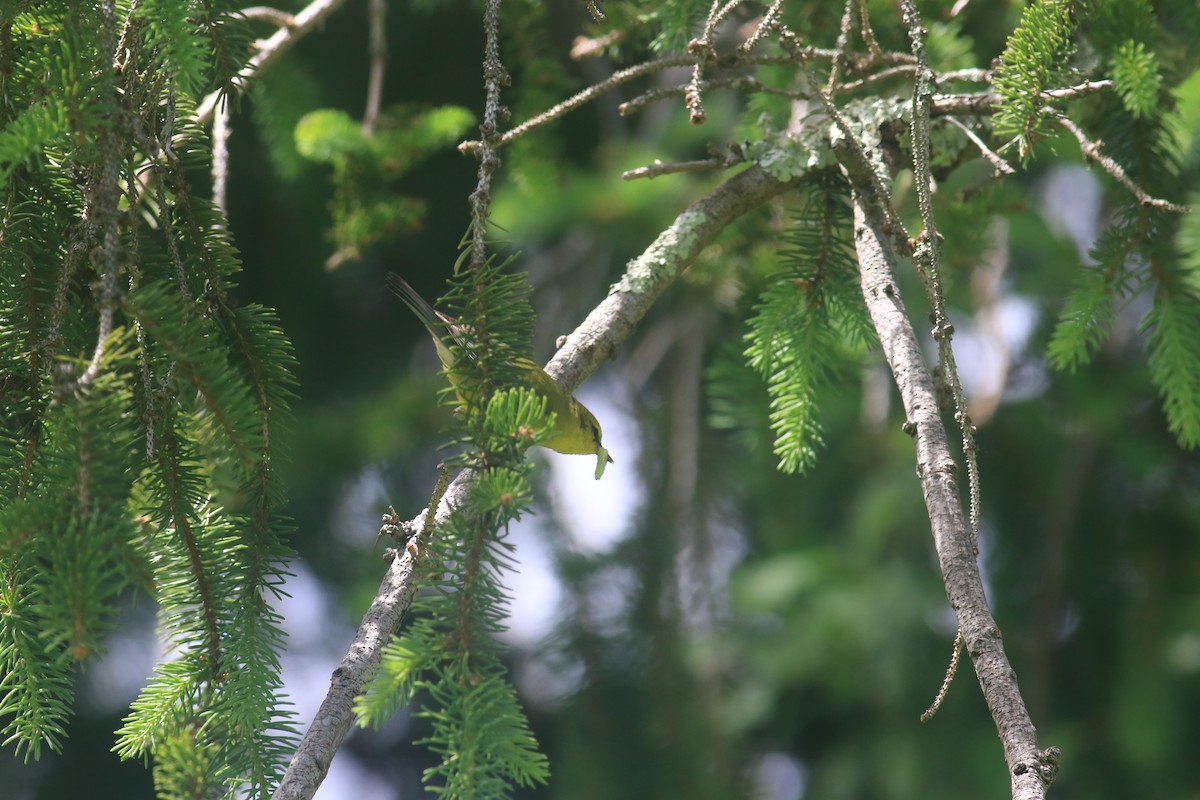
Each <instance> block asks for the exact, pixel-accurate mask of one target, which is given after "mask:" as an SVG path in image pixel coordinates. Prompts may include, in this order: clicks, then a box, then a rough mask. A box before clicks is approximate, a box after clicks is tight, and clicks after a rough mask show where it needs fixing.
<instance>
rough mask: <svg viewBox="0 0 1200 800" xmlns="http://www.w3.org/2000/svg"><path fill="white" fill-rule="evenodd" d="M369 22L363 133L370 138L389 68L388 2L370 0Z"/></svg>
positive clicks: (368, 8)
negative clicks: (386, 68)
mask: <svg viewBox="0 0 1200 800" xmlns="http://www.w3.org/2000/svg"><path fill="white" fill-rule="evenodd" d="M367 20H368V23H367V24H368V26H369V27H370V31H371V32H370V42H371V43H370V45H369V47H368V54H369V56H370V59H371V68H370V72H369V73H368V78H367V110H366V111H365V112H363V121H362V131H363V133H364V134H366V135H367V136H370V135H371V134H372V133H374V131H375V122H376V120H378V119H379V106H380V104H381V103H382V102H383V75H384V68H385V67H386V66H387V26H386V20H387V0H369V1H368V3H367Z"/></svg>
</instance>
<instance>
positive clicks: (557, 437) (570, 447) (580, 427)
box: [388, 272, 613, 479]
mask: <svg viewBox="0 0 1200 800" xmlns="http://www.w3.org/2000/svg"><path fill="white" fill-rule="evenodd" d="M388 286H390V287H391V289H392V291H394V292H395V293H396V294H397V295H398V296H399V297H400V299H401V300H403V301H404V304H405V305H406V306H408V307H409V309H411V310H412V312H413V313H414V314H416V315H417V319H419V320H421V322H422V324H424V325H425V328H426V329H427V330H428V331H429V335H430V336H432V337H433V343H434V346H435V347H436V348H437V354H438V358H440V359H441V361H442V366H444V367H445V368H446V370H447V371H448V372H450V371H452V370H453V367H454V354H453V353H451V352H450V348H449V347H448V346H447V345H446V340H445V337H446V336H450V337H452V338H453V339H454V340H455V341H456V342H457V343H458V344H461V345H465V344H466V343H465V342H463V341H462V338H461V331H462V326H460V325H459V324H458V322H457V320H455V319H454V318H453V317H449V316H447V315H445V314H443V313H441V312H440V311H438V310H437V309H435V308H434V307H433V306H431V305H430V304H429V303H428V302H426V301H425V298H423V297H421V295H419V294H417V291H416V289H413V288H412V287H411V286H409V285H408V282H407V281H405V280H404V279H403V278H401V277H400V276H399V275H397V274H395V273H394V272H393V273H389V274H388ZM513 363H514V364H515V366H516V367H517V368H518V369H520V371H521V375H522V380H523V383H525V385H526V386H527V387H529V388H531V389H533V390H534V391H535V392H537V393H538V394H539V395H541V396H542V397H545V398H546V408H547V410H549V411H551V412H553V413H554V427H553V428H552V430H551V431H550V433H549V434H548V435H547V436H546V437H545V438H543V439H542V440H541V441H540V442H538V444H540V445H541V446H542V447H548V448H550V449H551V450H555V451H557V452H559V453H566V454H568V455H592V454H595V456H596V478H597V479H599V478H600V476H601V475H603V474H604V467H605V465H606V464H611V463H613V460H612V457H611V456H610V455H609V454H608V451H607V450H605V449H604V445H603V444H602V443H601V436H602V434H601V431H600V423H599V422H597V421H596V417H595V416H594V415H593V414H592V412H591V411H588V410H587V408H586V407H585V406H584V405H583V404H582V403H580V402H579V401H578V400H576V399H575V398H574V397H572V396H570V395H568V394H567V393H566V392H564V391H563V390H562V389H561V388H559V386H558V384H557V383H555V382H554V379H553V378H551V377H550V376H549V375H547V374H546V371H545V370H543V369H542V368H541V367H539V366H538V365H537V364H534V363H533V362H532V361H530V360H529V359H527V358H517V359H516V360H515V361H514V362H513ZM459 400H460V401H461V400H462V398H461V396H460V397H459Z"/></svg>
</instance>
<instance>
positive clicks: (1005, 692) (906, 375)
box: [839, 148, 1058, 800]
mask: <svg viewBox="0 0 1200 800" xmlns="http://www.w3.org/2000/svg"><path fill="white" fill-rule="evenodd" d="M839 156H842V158H841V161H842V164H843V169H844V171H845V172H846V175H847V177H848V178H849V180H850V184H851V191H852V198H853V206H854V240H855V248H856V250H857V252H858V258H859V267H860V270H861V274H862V292H863V298H864V300H865V301H866V304H867V309H868V311H869V312H870V314H871V320H872V322H873V323H874V326H875V330H876V331H877V332H878V334H879V341H880V343H881V344H882V345H883V352H884V356H885V357H886V358H887V362H888V366H889V367H890V368H891V371H892V375H893V377H894V379H895V381H896V386H897V387H898V388H899V390H900V397H901V400H902V402H903V405H904V411H905V416H906V419H907V421H906V422H905V430H906V431H908V432H910V433H911V434H912V436H913V437H914V440H915V442H916V448H917V474H918V476H919V477H920V480H921V490H922V493H923V494H924V497H925V506H926V508H927V509H928V512H929V521H930V524H931V526H932V532H933V539H934V546H935V548H936V550H937V555H938V562H939V564H940V566H941V570H942V577H943V580H944V581H945V584H946V595H947V597H948V598H949V600H950V604H951V605H952V606H953V607H954V610H955V613H956V615H957V617H958V625H959V629H960V630H961V632H962V635H963V638H964V640H965V642H966V646H967V653H968V654H969V655H970V656H971V662H972V664H973V665H974V667H975V675H976V677H977V678H978V680H979V685H980V687H981V688H982V689H983V695H984V699H985V700H986V701H987V706H988V709H989V710H990V711H991V715H992V719H993V721H994V722H995V724H996V729H997V731H998V732H999V734H1000V740H1001V742H1002V744H1003V746H1004V757H1005V761H1006V762H1007V764H1008V768H1009V777H1010V779H1011V782H1012V797H1013V800H1041V798H1044V797H1045V793H1046V788H1047V787H1048V786H1049V785H1050V783H1052V782H1053V780H1054V776H1055V774H1056V772H1057V765H1058V749H1057V748H1048V749H1047V750H1045V751H1041V750H1038V748H1037V738H1036V731H1035V730H1034V727H1033V722H1032V721H1031V720H1030V718H1029V713H1028V711H1026V709H1025V703H1024V701H1023V700H1022V698H1021V693H1020V690H1019V688H1018V687H1017V681H1016V675H1015V673H1014V672H1013V669H1012V667H1011V665H1010V664H1009V662H1008V658H1007V657H1006V656H1005V654H1004V645H1003V642H1002V641H1001V637H1000V629H999V628H998V627H997V625H996V621H995V620H994V619H993V618H992V614H991V611H990V609H989V608H988V605H987V599H986V597H985V596H984V592H983V582H982V579H981V578H980V574H979V565H978V564H977V563H976V552H975V544H974V542H973V541H972V540H971V534H970V531H969V530H968V528H967V524H966V521H965V519H964V517H963V509H962V501H961V499H960V496H959V489H958V482H957V480H956V478H955V473H956V471H957V465H956V464H955V462H954V457H953V455H952V454H951V451H950V445H949V442H948V440H947V438H946V429H945V427H943V425H942V420H941V417H940V416H939V412H938V401H937V395H936V392H935V390H934V385H933V377H932V376H931V375H930V372H929V369H928V367H927V366H926V364H925V360H924V358H923V356H922V353H921V347H920V344H919V343H918V341H917V335H916V332H915V331H914V330H913V327H912V324H911V323H910V322H909V320H908V316H907V314H906V312H905V310H904V304H903V302H902V301H901V299H900V289H899V286H898V285H897V282H896V276H895V272H896V262H897V256H896V252H895V249H894V248H893V246H892V243H891V237H890V235H889V234H888V233H887V232H886V216H885V215H884V210H883V207H882V205H881V203H880V201H879V197H878V196H877V194H876V192H875V188H874V183H873V181H872V180H871V176H870V175H868V174H866V173H865V171H864V168H863V166H862V165H861V164H859V163H858V161H857V159H855V158H854V157H853V155H852V154H849V153H847V152H846V150H845V148H842V150H841V152H840V153H839ZM846 156H849V157H846Z"/></svg>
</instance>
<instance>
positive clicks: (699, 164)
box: [621, 156, 743, 181]
mask: <svg viewBox="0 0 1200 800" xmlns="http://www.w3.org/2000/svg"><path fill="white" fill-rule="evenodd" d="M742 161H743V159H741V158H732V157H730V158H722V157H720V156H717V157H714V158H705V159H702V160H700V161H675V162H671V163H664V162H662V161H659V160H657V159H656V160H655V161H654V163H653V164H649V165H647V166H644V167H638V168H637V169H631V170H626V171H625V172H623V173H621V178H622V179H624V180H627V181H632V180H636V179H638V178H657V177H659V176H660V175H674V174H675V173H677V172H699V171H702V170H708V169H728V168H729V167H732V166H733V165H734V164H739V163H741V162H742Z"/></svg>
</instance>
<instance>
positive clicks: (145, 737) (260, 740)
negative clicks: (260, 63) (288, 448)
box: [0, 0, 293, 797]
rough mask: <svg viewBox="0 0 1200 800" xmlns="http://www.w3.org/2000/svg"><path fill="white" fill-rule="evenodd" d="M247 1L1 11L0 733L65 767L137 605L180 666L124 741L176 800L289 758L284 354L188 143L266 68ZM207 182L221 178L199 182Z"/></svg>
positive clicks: (198, 146)
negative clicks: (95, 685)
mask: <svg viewBox="0 0 1200 800" xmlns="http://www.w3.org/2000/svg"><path fill="white" fill-rule="evenodd" d="M232 11H233V4H229V3H221V2H212V3H204V4H193V3H173V2H143V3H132V4H130V3H114V2H111V0H110V1H109V2H101V3H74V2H49V3H7V4H5V7H4V18H3V19H2V20H0V84H2V86H3V91H2V92H0V97H2V100H0V103H2V105H0V120H2V122H3V131H2V132H0V162H2V163H0V187H2V188H0V193H2V196H3V207H4V211H3V218H2V219H0V241H2V247H0V276H2V277H0V375H2V377H0V393H2V394H3V404H2V408H3V411H2V413H3V417H2V420H0V438H2V439H3V446H0V459H3V464H2V466H0V475H2V478H0V481H2V483H0V492H2V493H3V501H2V507H0V574H2V578H0V586H2V588H0V675H2V676H3V677H2V678H0V698H2V699H0V726H2V727H3V732H4V736H5V738H6V740H7V743H8V744H9V745H10V746H12V747H14V748H15V749H16V750H17V752H19V753H23V754H25V755H26V756H27V757H33V758H37V757H38V756H39V755H41V753H42V752H43V750H44V748H47V747H48V748H51V749H55V750H57V749H60V748H61V746H62V737H63V733H64V728H65V726H66V724H67V721H68V718H69V717H70V715H71V706H72V683H73V679H74V676H75V675H76V673H77V671H78V669H79V667H80V665H81V664H83V663H85V662H87V661H88V660H89V659H92V658H94V657H95V656H96V655H97V654H98V653H100V652H101V651H102V650H103V649H104V647H105V635H106V634H107V633H108V632H109V631H110V630H111V629H112V628H113V626H114V625H115V624H116V623H117V619H118V609H119V607H120V605H121V603H122V602H123V600H124V599H125V598H126V596H127V595H128V594H129V593H130V592H148V593H149V594H150V595H151V596H152V597H153V598H154V600H155V601H156V602H157V604H158V607H159V620H160V626H161V630H162V635H163V636H164V637H165V639H166V641H167V642H168V652H167V653H166V655H165V658H164V660H163V662H162V663H161V664H160V665H159V667H158V669H157V671H156V674H155V675H154V676H153V677H152V678H151V680H150V683H149V685H148V686H147V688H146V689H145V690H144V691H143V693H142V695H141V697H140V698H138V700H137V701H136V702H135V704H134V706H133V709H132V712H131V713H130V715H129V716H128V718H127V719H126V720H125V725H124V726H123V728H122V729H121V731H120V732H119V735H118V738H117V741H116V747H115V749H116V751H117V752H118V753H119V754H120V755H122V756H123V757H126V758H132V757H138V758H150V759H152V760H153V762H154V765H155V766H154V774H155V781H156V784H157V787H158V791H159V793H160V796H163V797H184V796H187V797H198V796H201V795H204V796H211V795H213V794H214V793H215V794H218V795H220V794H224V793H226V792H229V793H232V792H234V791H236V790H239V788H241V789H244V790H246V791H248V792H250V793H251V794H252V795H255V796H257V795H260V794H261V793H262V792H264V791H265V790H266V788H267V787H268V786H269V785H271V784H272V783H273V782H274V781H275V779H276V777H277V773H278V771H279V769H280V767H281V764H282V761H283V760H284V756H285V755H286V754H287V753H288V752H289V751H290V747H291V742H292V738H293V737H292V731H291V728H290V725H289V723H288V721H287V716H286V714H285V713H284V710H283V709H281V707H280V700H279V697H278V690H279V688H280V679H279V659H278V657H279V649H280V646H281V644H282V634H281V632H280V630H279V627H278V621H279V620H278V616H277V614H276V612H275V611H274V610H273V609H272V606H271V600H272V597H273V595H274V594H275V593H277V592H278V587H279V586H280V584H281V582H282V579H283V569H284V562H285V559H286V558H287V552H286V549H285V548H284V546H283V545H282V542H281V538H280V534H281V532H282V530H283V529H284V528H285V527H286V526H285V524H284V521H283V520H282V519H281V517H280V511H279V509H280V487H279V485H278V483H277V481H276V479H275V470H274V460H275V458H276V457H277V441H278V431H279V426H280V425H281V424H282V422H283V420H284V419H285V417H286V413H287V407H288V402H289V399H290V387H291V385H292V379H291V377H290V368H291V362H292V356H291V350H290V346H289V344H288V342H287V340H286V339H285V338H284V336H283V334H282V333H281V331H280V329H279V327H278V325H277V323H276V320H275V318H274V316H273V314H272V313H271V312H270V311H268V310H267V309H264V308H262V307H258V306H253V305H238V303H237V302H236V301H235V300H234V299H233V296H232V293H231V292H232V290H233V289H234V287H235V283H234V278H235V276H236V273H237V272H238V270H239V269H240V262H239V258H238V254H237V251H236V250H235V249H234V247H233V244H232V242H231V241H230V240H229V236H228V234H227V231H226V222H225V220H224V218H223V217H222V216H221V215H220V214H219V213H218V212H216V211H215V210H214V208H213V207H212V206H211V204H210V203H209V202H208V201H207V200H205V199H204V198H203V196H202V195H200V194H198V193H197V192H196V191H195V188H194V187H193V186H192V185H191V181H192V180H193V177H194V176H195V175H196V174H198V173H197V172H196V170H197V169H203V168H205V167H206V165H207V163H208V159H209V154H208V150H207V146H206V144H205V136H204V133H203V131H202V130H201V129H200V128H199V127H197V126H196V125H195V124H194V123H192V122H190V121H189V120H190V116H191V112H192V110H193V109H194V107H195V104H196V102H197V101H198V99H199V98H200V97H201V96H202V95H203V94H204V93H205V92H209V91H212V90H214V89H217V88H219V87H222V86H227V85H228V84H229V82H230V81H231V79H232V76H233V75H234V74H235V71H236V70H237V69H238V68H239V67H240V66H241V65H240V63H236V62H234V61H230V60H228V57H229V54H234V53H249V49H248V47H247V42H248V37H247V34H246V31H245V28H244V26H243V25H241V24H238V23H236V22H234V21H232V19H233V18H232V17H231V16H230V12H232ZM199 174H203V173H199Z"/></svg>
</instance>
